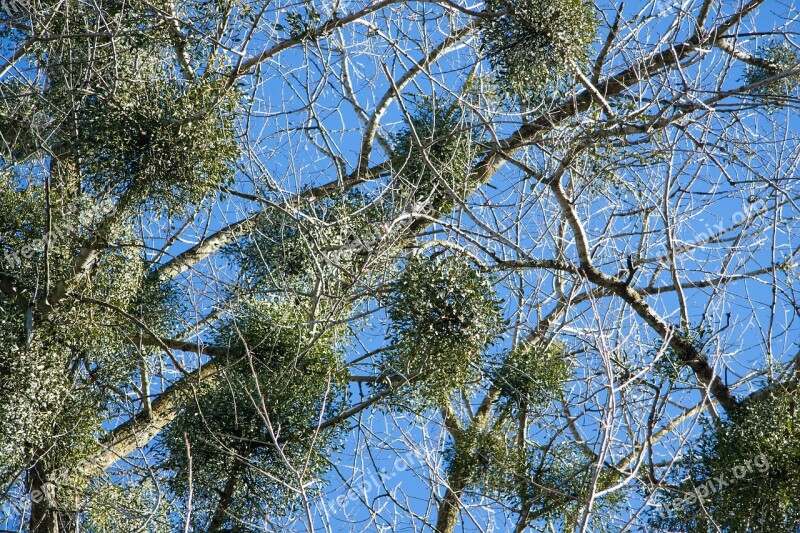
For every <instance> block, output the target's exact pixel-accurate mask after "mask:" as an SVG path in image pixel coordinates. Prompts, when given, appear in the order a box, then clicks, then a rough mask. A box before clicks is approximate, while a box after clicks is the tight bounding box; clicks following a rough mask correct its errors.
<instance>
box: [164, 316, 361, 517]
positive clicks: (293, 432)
mask: <svg viewBox="0 0 800 533" xmlns="http://www.w3.org/2000/svg"><path fill="white" fill-rule="evenodd" d="M236 316H237V318H236V319H235V320H233V321H231V322H228V323H226V324H224V325H223V327H222V328H221V333H220V334H219V342H220V343H222V342H225V343H227V344H228V345H229V346H230V356H229V360H228V364H227V366H226V370H224V372H222V375H221V376H220V377H218V378H216V379H215V380H213V381H210V382H206V383H205V385H204V386H202V387H201V388H199V390H198V391H197V393H196V394H195V395H192V396H191V397H187V398H186V399H185V405H184V407H183V409H182V410H181V412H180V413H179V415H178V416H177V417H176V419H175V420H174V421H173V422H172V423H171V424H170V426H169V427H168V428H166V430H165V433H164V436H163V439H164V443H165V445H166V448H167V450H168V458H167V459H166V461H165V463H164V466H165V467H166V468H167V469H169V470H172V471H174V472H175V476H174V478H172V480H171V484H172V488H173V490H175V491H176V493H178V494H180V495H184V496H185V495H188V494H189V489H190V486H189V479H190V457H191V479H192V487H191V488H192V491H193V498H194V501H195V502H196V503H195V505H197V515H196V517H195V519H196V521H197V522H198V524H199V523H201V522H204V521H205V522H207V521H209V520H211V519H212V516H213V515H214V513H215V510H218V509H219V508H222V509H224V510H225V514H224V516H225V517H228V515H232V516H239V517H244V518H246V517H251V518H252V517H257V516H263V515H264V513H265V512H269V513H275V514H281V513H282V512H284V511H289V510H291V509H293V508H294V506H295V505H296V503H297V501H298V500H297V498H298V494H299V492H298V491H297V490H296V487H297V486H298V485H299V484H303V486H306V485H307V484H308V483H310V482H311V481H314V480H316V479H319V478H320V477H321V476H322V475H323V474H324V473H325V471H326V470H327V468H328V467H329V461H328V457H329V456H330V454H331V453H332V452H333V451H334V450H335V449H336V447H337V445H338V440H337V436H338V435H339V431H340V427H339V426H335V425H334V426H331V427H328V428H326V429H322V430H319V429H318V423H319V421H320V420H321V419H325V418H328V417H331V416H334V415H335V414H336V413H338V412H339V410H340V409H341V407H342V402H343V400H344V385H345V373H344V369H343V365H342V358H341V353H340V351H339V349H338V347H337V344H338V341H337V338H338V337H337V332H335V331H325V332H323V331H314V330H313V328H311V327H310V326H309V324H308V323H307V320H306V318H305V316H304V314H303V312H302V311H301V310H300V309H299V308H297V307H294V306H290V305H287V304H283V303H275V302H264V301H258V302H250V303H248V304H246V305H244V306H243V307H242V309H241V312H240V313H236ZM184 435H185V436H186V437H184ZM187 438H188V440H189V443H190V451H188V452H187V445H186V439H187ZM298 472H302V476H303V478H302V479H300V478H298ZM226 520H229V518H226ZM200 529H202V527H200Z"/></svg>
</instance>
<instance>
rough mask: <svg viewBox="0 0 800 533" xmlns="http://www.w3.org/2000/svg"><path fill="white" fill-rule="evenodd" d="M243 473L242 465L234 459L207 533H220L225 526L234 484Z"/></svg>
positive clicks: (231, 501)
mask: <svg viewBox="0 0 800 533" xmlns="http://www.w3.org/2000/svg"><path fill="white" fill-rule="evenodd" d="M243 471H244V463H242V462H241V461H239V460H237V459H235V458H234V463H233V465H232V466H231V473H230V475H229V476H228V480H227V481H226V482H225V488H224V489H223V490H222V495H221V496H220V499H219V503H218V504H217V508H216V510H215V511H214V517H213V518H212V519H211V524H210V525H209V526H208V532H209V533H217V532H219V531H222V526H223V525H224V524H225V519H226V518H227V517H228V509H230V507H231V504H232V503H233V494H234V492H235V491H236V483H237V482H238V481H239V476H241V474H242V472H243Z"/></svg>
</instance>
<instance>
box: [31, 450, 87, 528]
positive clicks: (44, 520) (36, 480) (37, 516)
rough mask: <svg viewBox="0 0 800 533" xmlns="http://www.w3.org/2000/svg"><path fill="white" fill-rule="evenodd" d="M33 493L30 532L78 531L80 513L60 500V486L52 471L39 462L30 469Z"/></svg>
mask: <svg viewBox="0 0 800 533" xmlns="http://www.w3.org/2000/svg"><path fill="white" fill-rule="evenodd" d="M28 487H29V489H30V495H31V516H30V521H29V528H28V529H29V531H30V533H74V532H77V531H78V520H77V519H78V513H77V511H76V510H75V509H66V508H65V507H64V505H63V502H59V498H58V486H57V483H55V482H54V481H53V475H52V472H49V471H48V469H47V468H46V466H45V465H44V464H43V463H42V462H41V461H39V462H37V463H36V465H34V466H33V467H32V468H31V469H30V470H28Z"/></svg>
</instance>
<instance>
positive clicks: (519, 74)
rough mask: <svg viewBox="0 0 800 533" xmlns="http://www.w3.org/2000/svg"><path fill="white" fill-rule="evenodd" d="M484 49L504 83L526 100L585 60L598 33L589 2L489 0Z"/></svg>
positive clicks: (505, 86) (484, 31)
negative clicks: (573, 64)
mask: <svg viewBox="0 0 800 533" xmlns="http://www.w3.org/2000/svg"><path fill="white" fill-rule="evenodd" d="M486 10H487V14H486V18H485V21H484V23H483V26H482V29H481V47H482V49H483V51H484V53H485V54H486V57H487V58H488V59H489V62H490V63H491V65H492V67H493V68H494V69H495V70H496V71H497V76H498V79H499V81H500V84H501V86H502V87H503V88H504V89H505V90H506V91H507V92H508V93H509V94H510V95H512V96H517V97H520V98H521V99H522V100H527V99H528V98H529V97H531V96H536V95H539V94H540V93H541V92H542V90H543V89H544V88H545V86H547V85H552V84H553V83H555V82H557V81H558V80H559V78H561V77H563V76H564V75H565V74H567V73H568V72H569V70H570V62H574V63H575V64H577V65H581V64H583V63H585V61H586V59H587V57H588V52H589V47H590V45H591V43H592V41H593V40H594V38H595V34H596V31H597V18H596V17H595V14H594V6H593V4H592V3H591V2H587V1H586V0H489V1H488V2H487V3H486Z"/></svg>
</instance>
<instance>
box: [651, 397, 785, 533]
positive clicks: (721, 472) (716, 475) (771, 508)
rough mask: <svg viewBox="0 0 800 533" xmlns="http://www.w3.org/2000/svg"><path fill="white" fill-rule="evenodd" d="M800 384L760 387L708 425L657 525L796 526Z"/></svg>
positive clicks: (687, 528) (684, 528)
mask: <svg viewBox="0 0 800 533" xmlns="http://www.w3.org/2000/svg"><path fill="white" fill-rule="evenodd" d="M797 401H798V392H797V388H796V387H795V386H791V387H790V386H773V387H771V388H769V389H765V390H762V391H760V392H756V393H754V395H752V396H751V397H749V398H747V399H746V400H744V401H743V402H742V405H740V407H739V408H738V410H737V411H736V412H735V413H733V414H732V415H731V416H730V418H729V419H728V420H726V421H724V422H721V423H720V424H718V425H717V426H716V427H714V428H709V430H708V431H707V433H706V436H705V437H704V438H702V439H701V440H700V442H699V446H698V448H697V450H695V451H694V452H693V453H691V454H690V455H689V457H688V461H687V467H686V468H685V469H684V470H683V472H682V474H679V475H680V476H681V478H680V479H678V480H677V483H676V485H677V489H676V490H674V491H671V492H670V493H669V494H667V495H666V496H665V497H664V498H663V500H662V503H663V505H662V508H661V512H660V514H658V515H657V517H656V518H655V519H654V521H655V523H656V525H658V526H659V527H663V528H665V529H669V530H678V529H679V530H681V531H687V532H701V531H702V532H706V531H710V530H712V529H713V530H715V531H726V532H745V531H770V532H776V533H781V532H786V533H788V532H795V531H798V528H800V414H798V412H797Z"/></svg>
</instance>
